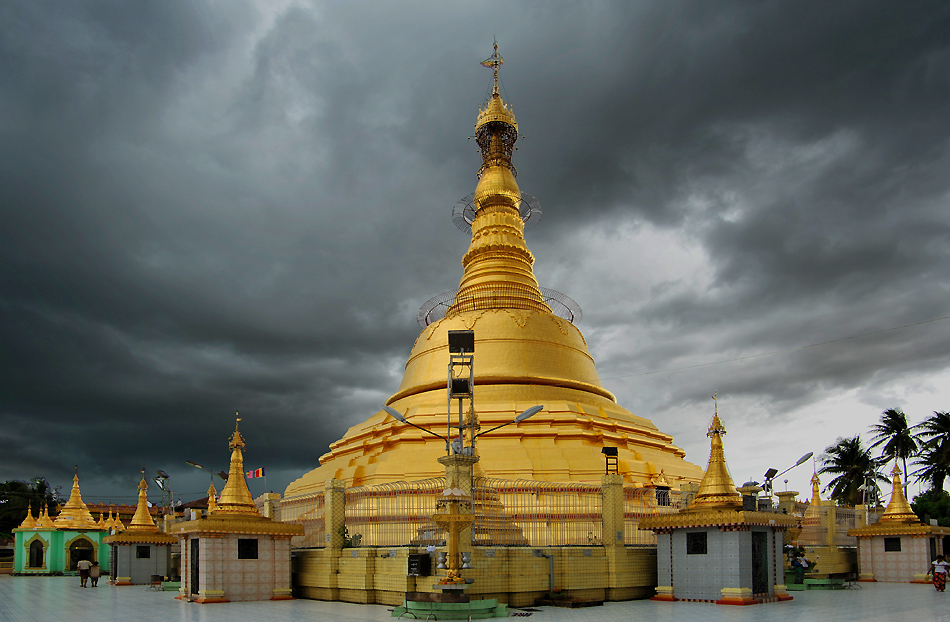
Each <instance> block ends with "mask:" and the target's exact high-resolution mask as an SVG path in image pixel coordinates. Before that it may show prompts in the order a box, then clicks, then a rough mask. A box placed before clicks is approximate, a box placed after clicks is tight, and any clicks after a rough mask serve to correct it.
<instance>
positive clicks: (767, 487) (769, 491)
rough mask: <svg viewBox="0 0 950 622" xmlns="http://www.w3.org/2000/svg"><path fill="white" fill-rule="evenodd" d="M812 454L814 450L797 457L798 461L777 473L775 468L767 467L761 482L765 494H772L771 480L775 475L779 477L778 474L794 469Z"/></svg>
mask: <svg viewBox="0 0 950 622" xmlns="http://www.w3.org/2000/svg"><path fill="white" fill-rule="evenodd" d="M813 455H814V452H811V451H809V452H808V453H807V454H805V455H804V456H802V457H801V458H799V459H798V462H796V463H795V464H793V465H792V466H790V467H788V468H787V469H785V470H784V471H782V472H781V473H778V472H777V469H769V470H768V471H766V472H765V481H764V482H763V483H762V488H764V489H765V494H767V495H771V494H772V482H773V481H774V480H775V478H776V477H779V476H780V475H785V474H786V473H788V472H789V471H791V470H792V469H794V468H795V467H797V466H799V465H801V464H804V463H805V461H806V460H808V459H809V458H811V457H812V456H813ZM785 483H786V484H787V483H788V481H787V480H786V482H785Z"/></svg>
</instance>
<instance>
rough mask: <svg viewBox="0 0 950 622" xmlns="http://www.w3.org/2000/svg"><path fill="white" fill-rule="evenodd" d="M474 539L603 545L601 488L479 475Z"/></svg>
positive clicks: (478, 542) (499, 542) (503, 542)
mask: <svg viewBox="0 0 950 622" xmlns="http://www.w3.org/2000/svg"><path fill="white" fill-rule="evenodd" d="M473 484H474V485H473V486H472V511H473V513H474V514H475V522H474V524H473V525H472V543H473V544H475V545H479V546H568V545H586V546H592V545H599V544H601V543H602V538H603V534H602V529H603V528H602V507H603V498H602V494H601V488H600V486H594V485H589V484H571V483H552V482H538V481H531V480H504V479H493V478H487V477H477V478H475V480H474V482H473Z"/></svg>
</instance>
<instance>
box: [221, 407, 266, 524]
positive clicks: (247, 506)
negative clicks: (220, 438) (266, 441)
mask: <svg viewBox="0 0 950 622" xmlns="http://www.w3.org/2000/svg"><path fill="white" fill-rule="evenodd" d="M234 415H235V419H236V421H235V422H234V433H233V434H231V438H230V441H229V442H228V447H229V448H230V449H231V468H230V469H229V470H228V483H227V484H225V485H224V490H222V491H221V498H220V499H218V502H217V503H216V504H215V507H214V509H213V510H211V509H210V508H209V514H212V515H215V516H217V515H221V514H228V515H232V514H233V515H243V516H260V512H258V511H257V506H256V505H254V498H253V497H252V496H251V491H250V490H248V488H247V482H246V481H244V454H243V453H241V449H242V448H243V447H244V437H243V436H241V430H240V429H238V424H239V423H240V422H241V418H240V417H239V416H237V413H234Z"/></svg>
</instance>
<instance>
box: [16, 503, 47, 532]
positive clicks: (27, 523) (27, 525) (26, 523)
mask: <svg viewBox="0 0 950 622" xmlns="http://www.w3.org/2000/svg"><path fill="white" fill-rule="evenodd" d="M42 515H43V512H42V511H40V516H42ZM34 527H36V519H35V518H33V502H32V501H27V503H26V518H24V519H23V522H22V523H20V526H19V527H18V529H33V528H34Z"/></svg>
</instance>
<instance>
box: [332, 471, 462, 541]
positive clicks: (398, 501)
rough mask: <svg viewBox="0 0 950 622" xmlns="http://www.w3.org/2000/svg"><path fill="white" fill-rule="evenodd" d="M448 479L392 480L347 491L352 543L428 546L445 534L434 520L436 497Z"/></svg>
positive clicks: (345, 521)
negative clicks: (387, 482)
mask: <svg viewBox="0 0 950 622" xmlns="http://www.w3.org/2000/svg"><path fill="white" fill-rule="evenodd" d="M443 490H445V478H444V477H434V478H432V479H424V480H418V481H415V482H392V483H389V484H380V485H378V486H360V487H358V488H349V489H347V490H346V496H345V501H344V508H345V510H344V511H345V518H344V525H345V526H346V530H347V535H348V537H349V538H350V544H351V545H352V546H406V545H412V546H427V545H429V544H439V543H441V542H442V541H443V540H444V539H445V536H444V535H443V534H442V531H441V529H439V528H438V527H437V526H436V524H435V523H433V522H432V515H433V514H434V513H435V510H436V507H435V504H436V499H437V498H438V496H439V495H440V494H441V493H442V491H443Z"/></svg>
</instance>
